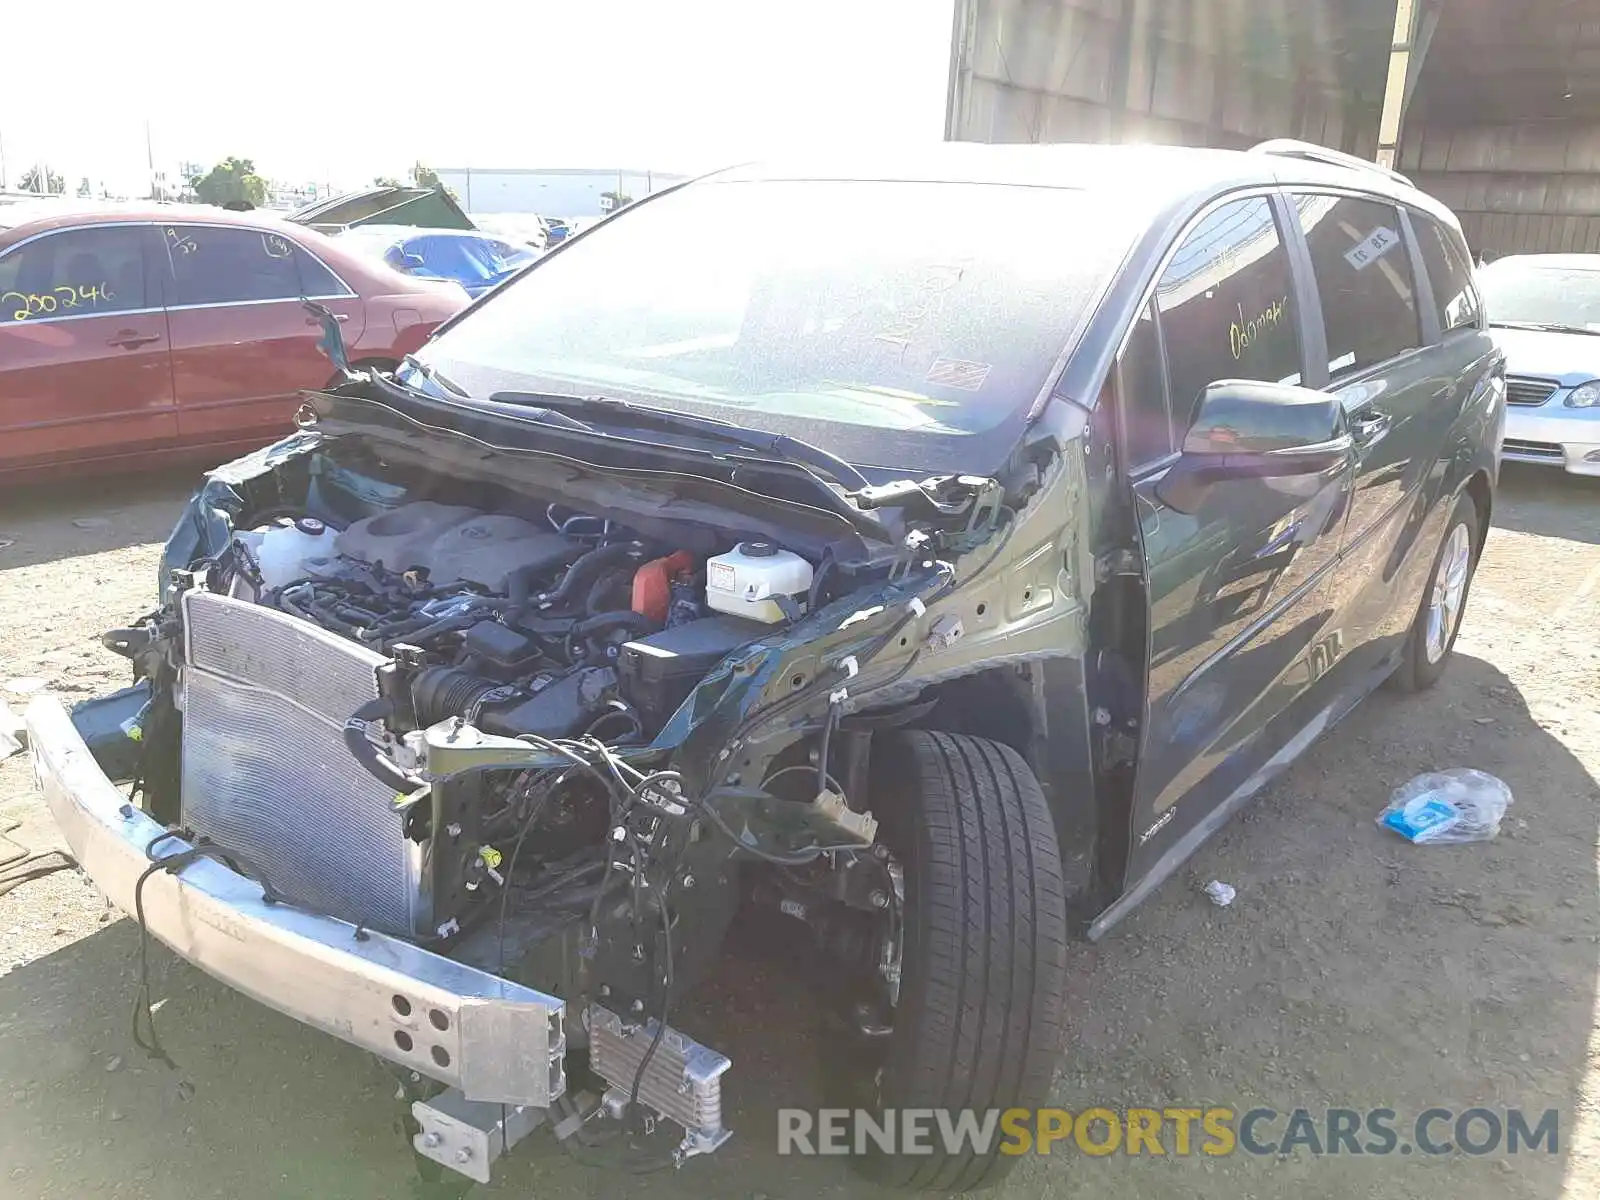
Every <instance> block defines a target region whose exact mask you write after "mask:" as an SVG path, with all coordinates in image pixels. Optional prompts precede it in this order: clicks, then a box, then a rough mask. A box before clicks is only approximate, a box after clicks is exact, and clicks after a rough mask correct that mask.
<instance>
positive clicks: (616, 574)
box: [583, 567, 636, 617]
mask: <svg viewBox="0 0 1600 1200" xmlns="http://www.w3.org/2000/svg"><path fill="white" fill-rule="evenodd" d="M635 570H636V568H634V567H612V568H611V569H610V570H609V571H606V572H604V573H602V574H601V576H600V577H599V578H598V579H596V580H595V581H594V584H593V586H591V587H590V588H589V595H588V596H587V598H585V600H584V602H583V611H584V612H585V613H586V614H588V615H589V616H591V617H593V616H598V615H599V614H601V613H606V612H612V611H614V609H613V607H612V606H611V605H610V604H607V603H606V601H607V600H609V599H611V597H613V596H615V595H616V594H617V593H618V592H621V591H626V593H627V599H626V600H624V601H623V603H624V604H627V603H631V602H632V600H633V589H632V586H631V585H632V583H633V576H634V573H635Z"/></svg>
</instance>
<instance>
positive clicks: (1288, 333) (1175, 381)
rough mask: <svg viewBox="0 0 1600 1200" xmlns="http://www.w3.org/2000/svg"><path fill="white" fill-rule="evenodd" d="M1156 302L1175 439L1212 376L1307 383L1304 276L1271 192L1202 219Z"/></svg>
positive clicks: (1162, 283) (1178, 439)
mask: <svg viewBox="0 0 1600 1200" xmlns="http://www.w3.org/2000/svg"><path fill="white" fill-rule="evenodd" d="M1156 307H1157V309H1158V311H1159V313H1160V318H1161V338H1162V341H1163V342H1164V343H1165V344H1166V351H1167V382H1168V389H1169V392H1170V394H1171V396H1172V418H1173V429H1172V442H1173V445H1174V446H1176V445H1178V444H1180V443H1181V442H1182V440H1183V433H1184V431H1185V430H1187V429H1188V427H1189V422H1190V419H1191V418H1192V416H1193V414H1194V407H1195V403H1196V401H1198V400H1199V399H1200V393H1201V392H1203V391H1205V389H1206V387H1207V386H1208V385H1209V384H1213V383H1216V382H1217V381H1218V380H1222V379H1253V380H1260V381H1264V382H1269V383H1299V382H1300V378H1301V374H1300V337H1299V334H1298V332H1297V330H1296V323H1295V313H1294V278H1293V276H1292V275H1291V274H1290V269H1289V254H1288V251H1287V250H1286V249H1285V248H1284V244H1283V239H1282V238H1281V237H1280V236H1279V234H1278V225H1277V222H1276V221H1275V220H1274V219H1273V215H1272V205H1271V204H1270V203H1269V202H1268V200H1267V199H1266V197H1264V196H1251V197H1249V198H1247V199H1244V200H1235V201H1232V202H1231V203H1228V204H1224V205H1222V206H1221V207H1220V208H1217V209H1214V210H1213V211H1212V212H1210V213H1208V214H1206V216H1204V217H1202V218H1201V219H1200V221H1199V222H1198V223H1197V224H1196V225H1195V226H1194V227H1193V228H1192V229H1191V230H1190V231H1189V233H1188V234H1187V235H1186V236H1185V237H1184V239H1183V241H1182V242H1181V243H1180V244H1179V246H1178V249H1177V252H1176V253H1175V254H1174V255H1173V257H1172V261H1171V262H1170V263H1168V264H1167V269H1166V271H1165V273H1163V275H1162V276H1161V281H1160V283H1158V284H1157V285H1156Z"/></svg>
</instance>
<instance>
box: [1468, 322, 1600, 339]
mask: <svg viewBox="0 0 1600 1200" xmlns="http://www.w3.org/2000/svg"><path fill="white" fill-rule="evenodd" d="M1489 324H1490V325H1491V326H1493V327H1494V328H1496V329H1536V330H1538V331H1539V332H1541V333H1585V334H1588V335H1589V336H1590V337H1600V329H1591V328H1590V327H1588V326H1586V325H1564V324H1562V323H1561V322H1560V321H1490V322H1489Z"/></svg>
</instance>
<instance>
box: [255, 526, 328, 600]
mask: <svg viewBox="0 0 1600 1200" xmlns="http://www.w3.org/2000/svg"><path fill="white" fill-rule="evenodd" d="M255 551H256V561H257V562H258V563H260V565H261V582H262V583H263V584H264V585H265V586H267V587H269V588H276V587H283V586H284V585H285V584H290V583H293V582H294V581H295V580H297V579H304V578H305V576H306V566H307V565H308V564H310V563H312V562H315V561H318V560H322V559H329V558H332V557H333V555H334V549H333V535H331V534H330V533H329V532H328V527H327V526H326V525H324V524H323V523H322V522H321V521H319V520H317V519H316V518H315V517H301V518H300V519H299V520H298V521H295V522H294V523H293V524H283V525H273V526H270V527H269V528H267V529H265V530H263V531H262V533H261V541H260V542H259V543H258V544H257V545H256V547H255Z"/></svg>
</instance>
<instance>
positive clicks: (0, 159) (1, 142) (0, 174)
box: [0, 137, 6, 192]
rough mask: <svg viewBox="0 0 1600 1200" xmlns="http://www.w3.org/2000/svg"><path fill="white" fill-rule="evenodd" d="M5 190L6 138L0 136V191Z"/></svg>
mask: <svg viewBox="0 0 1600 1200" xmlns="http://www.w3.org/2000/svg"><path fill="white" fill-rule="evenodd" d="M5 190H6V139H5V138H3V137H0V192H3V191H5Z"/></svg>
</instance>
